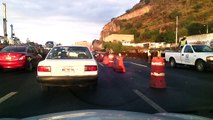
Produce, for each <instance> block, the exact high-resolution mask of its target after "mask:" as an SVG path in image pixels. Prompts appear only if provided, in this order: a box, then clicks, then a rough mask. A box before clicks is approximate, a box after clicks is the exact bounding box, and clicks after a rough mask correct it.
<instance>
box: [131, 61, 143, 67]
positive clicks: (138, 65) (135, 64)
mask: <svg viewBox="0 0 213 120" xmlns="http://www.w3.org/2000/svg"><path fill="white" fill-rule="evenodd" d="M130 63H131V64H133V65H137V66H140V67H147V66H146V65H141V64H137V63H134V62H130Z"/></svg>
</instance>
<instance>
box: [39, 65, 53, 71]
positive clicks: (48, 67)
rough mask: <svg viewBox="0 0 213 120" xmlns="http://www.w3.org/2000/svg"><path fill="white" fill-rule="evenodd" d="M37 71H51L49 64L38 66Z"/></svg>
mask: <svg viewBox="0 0 213 120" xmlns="http://www.w3.org/2000/svg"><path fill="white" fill-rule="evenodd" d="M37 70H38V72H51V67H50V66H38V69H37Z"/></svg>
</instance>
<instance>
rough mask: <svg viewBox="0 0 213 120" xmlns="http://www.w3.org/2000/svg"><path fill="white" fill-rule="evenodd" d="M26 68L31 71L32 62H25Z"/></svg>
mask: <svg viewBox="0 0 213 120" xmlns="http://www.w3.org/2000/svg"><path fill="white" fill-rule="evenodd" d="M26 70H27V71H28V72H31V71H32V70H33V64H32V62H29V63H28V64H27V66H26Z"/></svg>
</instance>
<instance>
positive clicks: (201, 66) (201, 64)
mask: <svg viewBox="0 0 213 120" xmlns="http://www.w3.org/2000/svg"><path fill="white" fill-rule="evenodd" d="M195 68H196V70H197V71H199V72H203V71H205V68H206V66H205V62H204V61H203V60H198V61H197V62H196V64H195Z"/></svg>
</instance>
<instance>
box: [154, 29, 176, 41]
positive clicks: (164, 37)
mask: <svg viewBox="0 0 213 120" xmlns="http://www.w3.org/2000/svg"><path fill="white" fill-rule="evenodd" d="M156 42H166V43H172V42H175V32H172V31H168V32H165V33H161V34H159V36H158V37H157V40H156Z"/></svg>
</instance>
